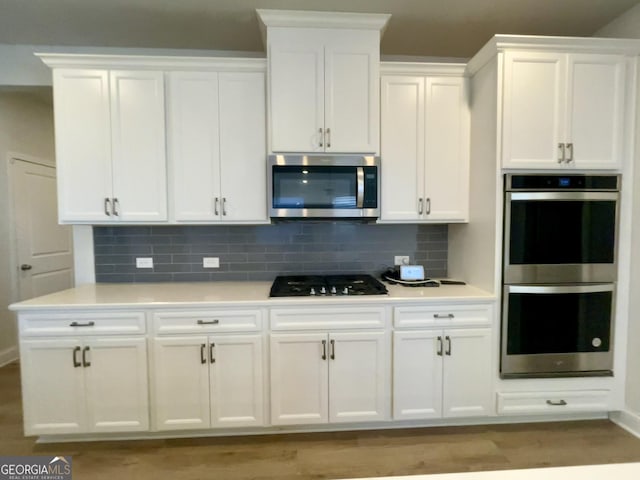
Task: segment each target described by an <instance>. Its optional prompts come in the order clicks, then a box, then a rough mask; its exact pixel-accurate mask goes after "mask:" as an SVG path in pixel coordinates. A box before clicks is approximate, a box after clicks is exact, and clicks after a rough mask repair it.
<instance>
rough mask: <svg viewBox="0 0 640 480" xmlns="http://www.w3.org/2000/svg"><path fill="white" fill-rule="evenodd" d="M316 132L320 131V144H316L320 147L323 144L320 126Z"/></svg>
mask: <svg viewBox="0 0 640 480" xmlns="http://www.w3.org/2000/svg"><path fill="white" fill-rule="evenodd" d="M318 133H320V144H319V145H318V146H320V147H322V146H324V144H323V143H322V137H323V134H322V128H319V129H318Z"/></svg>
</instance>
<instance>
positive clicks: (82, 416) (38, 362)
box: [20, 338, 88, 435]
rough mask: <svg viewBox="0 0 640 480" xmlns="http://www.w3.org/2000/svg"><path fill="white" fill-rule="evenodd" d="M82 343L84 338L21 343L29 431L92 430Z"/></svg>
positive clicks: (31, 433) (75, 431) (22, 373)
mask: <svg viewBox="0 0 640 480" xmlns="http://www.w3.org/2000/svg"><path fill="white" fill-rule="evenodd" d="M81 345H82V343H81V339H80V338H56V339H53V340H48V339H47V340H27V341H23V342H22V343H21V344H20V368H21V376H22V398H23V410H24V430H25V435H49V434H60V433H85V432H87V431H88V428H87V421H86V418H87V413H86V404H85V395H84V376H83V375H84V372H83V368H82V364H81V352H80V348H81ZM74 350H75V352H76V353H75V357H74ZM74 360H75V361H77V363H76V366H74Z"/></svg>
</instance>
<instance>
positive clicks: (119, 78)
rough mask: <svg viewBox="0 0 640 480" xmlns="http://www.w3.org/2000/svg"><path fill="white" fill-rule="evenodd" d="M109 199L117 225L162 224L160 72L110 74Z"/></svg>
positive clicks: (163, 182)
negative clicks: (114, 203) (115, 208)
mask: <svg viewBox="0 0 640 480" xmlns="http://www.w3.org/2000/svg"><path fill="white" fill-rule="evenodd" d="M110 82H111V132H112V133H111V136H112V146H113V152H112V161H113V196H114V197H115V198H117V199H118V211H119V215H118V216H117V218H118V219H120V220H124V221H134V222H135V221H162V220H166V219H167V179H166V177H167V175H166V159H165V131H164V81H163V74H162V72H153V71H126V70H123V71H112V72H111V73H110Z"/></svg>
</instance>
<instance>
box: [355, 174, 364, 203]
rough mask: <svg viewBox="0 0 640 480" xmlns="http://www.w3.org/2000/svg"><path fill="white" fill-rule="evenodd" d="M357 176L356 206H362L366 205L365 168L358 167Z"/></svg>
mask: <svg viewBox="0 0 640 480" xmlns="http://www.w3.org/2000/svg"><path fill="white" fill-rule="evenodd" d="M356 176H357V188H358V191H357V194H356V207H357V208H362V207H363V206H364V168H362V167H357V168H356Z"/></svg>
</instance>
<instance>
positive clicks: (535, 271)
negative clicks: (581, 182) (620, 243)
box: [504, 192, 618, 284]
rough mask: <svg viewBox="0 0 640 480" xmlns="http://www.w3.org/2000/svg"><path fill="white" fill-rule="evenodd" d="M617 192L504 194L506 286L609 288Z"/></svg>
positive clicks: (613, 271) (613, 272) (613, 275)
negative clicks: (573, 284)
mask: <svg viewBox="0 0 640 480" xmlns="http://www.w3.org/2000/svg"><path fill="white" fill-rule="evenodd" d="M617 218H618V193H617V192H506V194H505V228H504V283H505V284H522V283H571V282H613V281H615V279H616V231H617Z"/></svg>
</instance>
